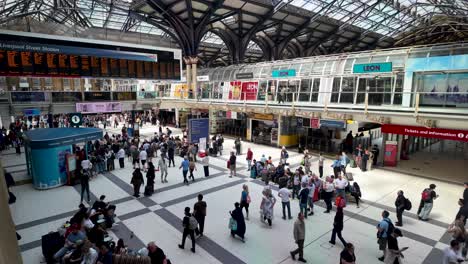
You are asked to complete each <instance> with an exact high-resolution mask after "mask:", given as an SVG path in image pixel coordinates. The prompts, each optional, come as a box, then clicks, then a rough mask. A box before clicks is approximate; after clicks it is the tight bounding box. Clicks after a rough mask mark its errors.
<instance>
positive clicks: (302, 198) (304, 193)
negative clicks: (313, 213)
mask: <svg viewBox="0 0 468 264" xmlns="http://www.w3.org/2000/svg"><path fill="white" fill-rule="evenodd" d="M297 197H298V198H299V210H300V211H301V213H303V214H304V217H305V218H307V201H308V200H309V188H308V187H307V183H302V189H301V191H300V192H299V195H298V196H297Z"/></svg>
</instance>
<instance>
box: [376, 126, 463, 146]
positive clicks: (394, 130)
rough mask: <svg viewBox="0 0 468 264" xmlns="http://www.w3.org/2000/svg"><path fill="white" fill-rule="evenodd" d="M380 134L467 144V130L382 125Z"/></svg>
mask: <svg viewBox="0 0 468 264" xmlns="http://www.w3.org/2000/svg"><path fill="white" fill-rule="evenodd" d="M382 133H391V134H399V135H408V136H413V137H425V138H440V139H448V140H457V141H464V142H468V131H467V130H455V129H444V128H427V127H418V126H402V125H390V124H383V125H382Z"/></svg>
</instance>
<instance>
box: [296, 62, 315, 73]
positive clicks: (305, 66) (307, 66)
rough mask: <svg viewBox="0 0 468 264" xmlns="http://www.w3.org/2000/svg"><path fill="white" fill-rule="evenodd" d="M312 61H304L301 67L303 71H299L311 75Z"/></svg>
mask: <svg viewBox="0 0 468 264" xmlns="http://www.w3.org/2000/svg"><path fill="white" fill-rule="evenodd" d="M312 66H313V64H312V63H308V62H307V63H303V64H302V67H301V72H300V73H299V75H300V76H309V75H310V70H312Z"/></svg>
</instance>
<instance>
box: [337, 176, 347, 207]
mask: <svg viewBox="0 0 468 264" xmlns="http://www.w3.org/2000/svg"><path fill="white" fill-rule="evenodd" d="M348 184H349V183H348V180H346V179H344V178H343V176H342V175H341V174H339V175H338V178H337V179H335V190H336V195H337V196H338V195H341V197H343V198H344V199H345V201H346V192H345V189H346V186H348Z"/></svg>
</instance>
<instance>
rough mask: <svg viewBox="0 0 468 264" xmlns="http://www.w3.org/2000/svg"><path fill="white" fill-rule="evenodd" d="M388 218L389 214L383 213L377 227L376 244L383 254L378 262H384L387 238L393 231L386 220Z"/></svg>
mask: <svg viewBox="0 0 468 264" xmlns="http://www.w3.org/2000/svg"><path fill="white" fill-rule="evenodd" d="M389 216H390V213H389V212H388V211H383V212H382V221H380V223H379V224H378V225H377V238H378V240H377V244H379V249H380V250H381V251H382V252H383V255H382V257H380V258H379V260H380V261H384V258H385V253H386V251H387V238H388V236H389V234H391V233H392V232H393V229H394V226H393V223H392V221H391V220H390V219H389V218H388V217H389Z"/></svg>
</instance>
